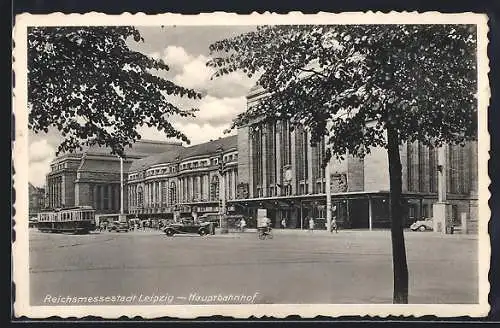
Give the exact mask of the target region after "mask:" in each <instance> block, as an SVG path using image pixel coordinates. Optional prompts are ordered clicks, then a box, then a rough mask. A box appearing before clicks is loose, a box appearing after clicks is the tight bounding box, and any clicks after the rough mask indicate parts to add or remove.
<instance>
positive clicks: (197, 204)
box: [12, 13, 491, 318]
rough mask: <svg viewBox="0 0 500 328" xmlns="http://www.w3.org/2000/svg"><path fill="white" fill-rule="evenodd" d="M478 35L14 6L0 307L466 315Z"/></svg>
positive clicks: (478, 274) (312, 20)
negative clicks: (9, 209)
mask: <svg viewBox="0 0 500 328" xmlns="http://www.w3.org/2000/svg"><path fill="white" fill-rule="evenodd" d="M487 32H488V30H487V17H486V16H485V15H481V14H471V13H467V14H466V13H464V14H440V13H388V14H382V13H368V14H366V13H349V14H328V13H320V14H315V15H303V14H299V13H295V14H289V15H277V14H253V15H236V14H225V13H212V14H203V15H198V16H183V15H175V14H164V15H157V16H146V15H130V14H127V15H117V16H107V15H104V14H84V15H64V14H50V15H29V14H23V15H20V16H18V17H16V25H15V29H14V40H15V43H16V48H15V49H14V53H13V58H14V60H15V63H14V71H15V78H16V83H15V89H14V91H13V93H14V115H15V124H16V131H15V140H14V142H13V154H12V156H13V162H14V164H13V165H14V170H15V174H14V175H13V180H14V188H15V192H16V203H15V206H16V212H15V216H14V217H13V218H12V219H13V221H15V226H14V227H13V229H14V230H15V233H16V241H15V242H14V243H13V245H12V249H13V267H14V271H13V280H14V282H15V284H16V301H15V304H14V310H15V312H16V315H25V316H28V317H34V318H44V317H49V316H53V315H57V316H60V317H68V316H71V317H82V316H85V315H97V316H101V317H103V318H118V317H121V316H129V317H133V316H136V315H140V316H142V317H144V318H147V317H150V318H153V317H162V316H169V317H177V318H196V317H198V316H206V315H230V316H232V317H235V318H248V317H250V316H254V317H262V316H264V315H267V316H274V317H285V316H288V315H300V316H302V317H314V316H316V315H326V316H333V317H339V316H342V315H380V316H387V315H408V316H409V315H414V316H417V317H418V316H423V315H435V316H462V315H468V316H472V317H474V316H476V317H477V316H484V315H486V314H487V313H488V311H489V305H488V292H489V283H488V271H489V261H490V244H489V236H488V221H489V220H490V215H491V214H490V209H489V207H488V199H489V197H490V194H489V191H488V184H489V178H488V173H487V172H488V169H487V160H488V158H489V157H488V156H489V155H488V151H489V135H488V130H487V108H488V103H489V96H490V89H489V82H488V75H487V73H488V57H487V54H486V47H487V45H488V39H487Z"/></svg>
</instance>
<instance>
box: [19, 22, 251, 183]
mask: <svg viewBox="0 0 500 328" xmlns="http://www.w3.org/2000/svg"><path fill="white" fill-rule="evenodd" d="M138 28H139V30H140V31H141V34H142V36H143V37H144V42H143V43H135V42H133V41H132V42H130V47H131V48H132V49H134V50H137V51H140V52H142V53H145V54H148V55H150V56H153V57H156V58H162V59H163V60H164V61H165V62H166V63H167V64H168V65H169V67H170V71H168V72H166V73H165V74H163V75H164V76H165V77H166V78H168V79H170V80H172V81H174V82H175V83H177V84H179V85H182V86H185V87H188V88H193V89H195V90H197V91H200V92H203V93H204V94H206V96H205V97H204V98H203V99H201V100H199V101H196V102H193V101H188V100H184V99H180V100H179V101H178V103H177V104H178V105H179V106H187V107H188V108H191V107H196V108H199V109H200V111H199V112H198V113H197V117H196V118H189V119H186V118H176V119H174V126H176V127H177V128H178V129H179V130H180V131H182V132H183V133H185V134H186V135H187V137H188V138H189V139H190V140H191V144H198V143H202V142H206V141H209V140H210V139H216V138H219V137H222V136H224V135H223V131H224V129H226V128H227V127H228V126H229V124H230V122H231V120H232V119H233V118H234V117H235V116H236V114H238V113H240V112H242V111H244V110H245V106H246V100H245V96H246V94H247V93H248V91H249V89H250V88H251V87H252V86H253V84H254V83H255V80H254V79H249V78H248V77H247V76H246V75H244V74H241V73H232V74H231V75H228V76H224V77H222V78H218V79H215V80H210V77H211V75H212V73H213V71H212V70H211V69H210V68H208V67H206V66H205V64H206V62H207V60H208V46H209V45H210V44H211V43H213V42H215V41H217V40H222V39H225V38H228V37H231V36H235V35H238V34H241V33H245V32H248V31H251V30H253V29H255V27H252V26H227V27H226V26H189V27H185V26H176V27H168V26H166V27H164V28H161V27H138ZM140 133H141V135H142V137H143V139H149V140H166V139H165V136H164V135H163V134H162V133H160V132H159V131H157V130H156V129H154V128H147V127H145V128H141V129H140ZM60 141H61V139H60V137H59V135H58V133H57V131H49V133H47V134H38V135H35V134H33V133H30V148H29V156H30V178H29V179H30V182H31V183H32V184H33V185H35V186H40V187H41V186H43V185H44V184H45V175H46V174H47V173H48V172H49V168H50V162H51V161H52V160H53V159H54V157H55V151H56V149H57V146H58V145H59V143H60Z"/></svg>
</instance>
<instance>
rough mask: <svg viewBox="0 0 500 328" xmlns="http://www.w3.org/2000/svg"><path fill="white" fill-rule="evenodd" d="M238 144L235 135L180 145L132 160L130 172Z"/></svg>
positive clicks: (225, 149)
mask: <svg viewBox="0 0 500 328" xmlns="http://www.w3.org/2000/svg"><path fill="white" fill-rule="evenodd" d="M237 145H238V136H237V135H234V136H229V137H225V138H219V139H217V140H211V141H209V142H205V143H202V144H198V145H194V146H191V147H178V148H176V149H170V150H168V151H164V152H163V153H161V154H155V155H152V156H148V157H145V158H141V159H138V160H135V161H134V162H132V165H131V166H130V169H129V172H135V171H140V170H144V169H147V168H149V167H151V166H153V165H156V164H163V163H173V162H176V161H177V160H183V159H188V158H191V157H195V156H204V155H210V154H215V153H217V151H218V148H219V147H222V149H223V150H224V151H228V150H230V149H233V148H237ZM163 149H164V148H163Z"/></svg>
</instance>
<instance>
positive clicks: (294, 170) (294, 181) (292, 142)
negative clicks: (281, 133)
mask: <svg viewBox="0 0 500 328" xmlns="http://www.w3.org/2000/svg"><path fill="white" fill-rule="evenodd" d="M295 139H296V138H295V130H293V131H292V132H291V133H290V146H291V147H290V148H291V154H290V156H291V158H292V160H291V164H292V181H291V182H290V184H291V187H292V195H296V194H297V145H296V144H295V141H296V140H295Z"/></svg>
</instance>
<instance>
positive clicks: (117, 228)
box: [108, 221, 129, 232]
mask: <svg viewBox="0 0 500 328" xmlns="http://www.w3.org/2000/svg"><path fill="white" fill-rule="evenodd" d="M108 231H114V232H128V231H129V225H128V223H127V222H118V221H114V222H111V224H109V225H108Z"/></svg>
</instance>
